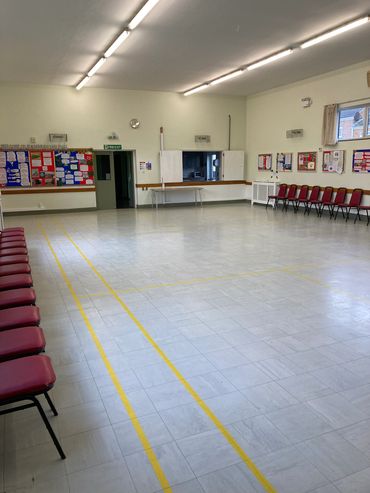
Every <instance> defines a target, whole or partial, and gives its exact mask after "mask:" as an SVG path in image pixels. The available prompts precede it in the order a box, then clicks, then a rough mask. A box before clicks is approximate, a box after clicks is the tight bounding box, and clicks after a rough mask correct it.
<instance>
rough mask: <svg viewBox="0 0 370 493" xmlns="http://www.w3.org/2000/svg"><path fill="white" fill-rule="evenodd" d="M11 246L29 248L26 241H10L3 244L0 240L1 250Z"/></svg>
mask: <svg viewBox="0 0 370 493" xmlns="http://www.w3.org/2000/svg"><path fill="white" fill-rule="evenodd" d="M9 248H27V244H26V242H25V241H10V242H9V243H4V244H2V243H1V242H0V252H1V251H2V250H8V249H9Z"/></svg>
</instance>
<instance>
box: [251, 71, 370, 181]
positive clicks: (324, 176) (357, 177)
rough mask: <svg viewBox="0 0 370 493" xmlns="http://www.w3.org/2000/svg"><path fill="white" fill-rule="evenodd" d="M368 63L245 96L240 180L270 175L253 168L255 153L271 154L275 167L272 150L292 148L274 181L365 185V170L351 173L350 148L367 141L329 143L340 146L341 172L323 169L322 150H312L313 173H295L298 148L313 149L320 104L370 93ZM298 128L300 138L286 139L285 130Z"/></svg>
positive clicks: (364, 145)
mask: <svg viewBox="0 0 370 493" xmlns="http://www.w3.org/2000/svg"><path fill="white" fill-rule="evenodd" d="M369 69H370V63H362V64H358V65H355V66H351V67H347V68H346V69H343V70H339V71H336V72H331V73H328V74H325V75H323V76H320V77H315V78H312V79H307V80H304V81H301V82H299V83H295V84H291V85H288V86H284V87H281V88H278V89H276V90H272V91H268V92H265V93H261V94H257V95H255V96H252V97H248V98H247V102H246V115H247V124H246V128H247V130H246V149H247V172H246V179H247V180H250V181H253V180H269V179H270V176H271V174H270V173H269V172H266V171H258V170H257V157H258V154H259V153H273V164H274V167H275V163H276V153H277V152H293V153H294V155H293V159H294V164H293V172H285V173H280V175H279V180H280V181H284V182H288V183H298V184H303V183H307V184H309V185H314V184H318V185H333V186H335V187H337V186H347V188H354V187H361V188H364V189H370V174H357V173H352V150H353V149H356V148H357V149H359V148H360V149H361V148H365V149H366V148H370V140H369V139H366V140H357V141H353V142H343V143H340V144H338V145H337V146H336V147H335V148H337V149H345V151H346V155H345V168H344V173H343V174H342V175H338V174H337V173H323V172H322V171H321V168H322V152H319V153H318V163H317V171H316V172H297V171H296V170H297V162H296V161H297V152H298V151H319V149H320V148H321V147H322V145H321V129H322V118H323V107H324V105H326V104H331V103H340V102H344V101H348V100H353V99H358V98H370V89H369V88H368V86H367V82H366V73H367V71H368V70H369ZM303 97H311V98H312V101H313V104H312V106H311V107H310V108H307V109H303V108H302V106H301V98H303ZM293 128H303V130H304V136H303V137H302V138H294V139H287V138H286V135H285V132H286V130H288V129H293Z"/></svg>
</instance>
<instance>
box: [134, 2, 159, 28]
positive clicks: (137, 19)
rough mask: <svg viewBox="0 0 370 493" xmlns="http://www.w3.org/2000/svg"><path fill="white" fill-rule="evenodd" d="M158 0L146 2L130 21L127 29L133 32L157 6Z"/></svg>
mask: <svg viewBox="0 0 370 493" xmlns="http://www.w3.org/2000/svg"><path fill="white" fill-rule="evenodd" d="M158 2H159V0H148V1H147V2H146V4H145V5H144V6H143V7H142V8H141V9H140V10H139V12H138V13H137V14H136V15H135V17H134V18H133V19H132V20H131V21H130V23H129V25H128V27H129V29H131V30H133V29H135V27H137V26H138V25H139V24H140V22H141V21H142V20H143V19H144V18H145V17H146V16H147V15H148V14H149V12H150V11H151V10H152V9H153V8H154V7H155V6H156V5H157V3H158Z"/></svg>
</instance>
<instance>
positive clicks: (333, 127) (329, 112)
mask: <svg viewBox="0 0 370 493" xmlns="http://www.w3.org/2000/svg"><path fill="white" fill-rule="evenodd" d="M337 117H338V105H337V104H328V105H326V106H324V119H323V124H322V143H323V145H324V146H334V145H335V144H336V143H337V142H338V137H337Z"/></svg>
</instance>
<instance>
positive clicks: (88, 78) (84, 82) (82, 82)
mask: <svg viewBox="0 0 370 493" xmlns="http://www.w3.org/2000/svg"><path fill="white" fill-rule="evenodd" d="M90 79H91V77H89V76H88V75H86V77H84V78H83V79H82V80H81V81H80V82H79V83H78V84H77V86H76V89H77V91H79V90H80V89H82V88H83V86H84V85H85V84H87V83H88V82H89V80H90Z"/></svg>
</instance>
